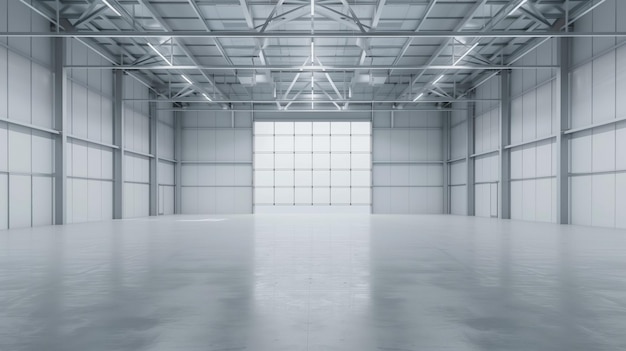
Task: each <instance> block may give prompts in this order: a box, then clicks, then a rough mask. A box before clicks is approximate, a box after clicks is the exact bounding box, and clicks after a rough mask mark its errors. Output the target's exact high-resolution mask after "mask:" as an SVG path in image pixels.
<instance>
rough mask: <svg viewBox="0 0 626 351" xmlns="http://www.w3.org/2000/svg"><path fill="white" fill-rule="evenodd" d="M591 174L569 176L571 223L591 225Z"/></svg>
mask: <svg viewBox="0 0 626 351" xmlns="http://www.w3.org/2000/svg"><path fill="white" fill-rule="evenodd" d="M591 180H592V179H591V176H578V177H571V178H570V191H571V204H570V213H571V221H572V224H579V225H591V206H592V205H591V196H592V191H591V188H592V185H591Z"/></svg>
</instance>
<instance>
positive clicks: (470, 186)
mask: <svg viewBox="0 0 626 351" xmlns="http://www.w3.org/2000/svg"><path fill="white" fill-rule="evenodd" d="M475 108H476V104H475V103H473V102H470V103H468V105H467V147H466V150H467V153H466V154H465V164H466V165H467V167H466V171H467V172H466V182H465V183H466V187H467V189H466V190H467V215H468V216H474V215H475V211H474V208H475V202H474V195H475V190H476V189H475V187H474V158H473V157H472V155H473V154H474V113H475Z"/></svg>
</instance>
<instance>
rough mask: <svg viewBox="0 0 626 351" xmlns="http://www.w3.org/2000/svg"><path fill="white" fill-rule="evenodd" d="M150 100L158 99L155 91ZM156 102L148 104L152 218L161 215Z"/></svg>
mask: <svg viewBox="0 0 626 351" xmlns="http://www.w3.org/2000/svg"><path fill="white" fill-rule="evenodd" d="M149 94H150V98H151V99H156V96H155V94H154V92H153V91H150V93H149ZM156 104H157V103H156V102H155V101H152V102H150V103H149V104H148V111H149V112H148V114H149V118H150V154H152V155H153V156H154V157H152V158H150V216H158V215H159V169H158V167H159V147H158V145H159V143H158V138H159V136H158V135H159V134H158V131H157V128H158V124H159V118H158V116H157V106H156Z"/></svg>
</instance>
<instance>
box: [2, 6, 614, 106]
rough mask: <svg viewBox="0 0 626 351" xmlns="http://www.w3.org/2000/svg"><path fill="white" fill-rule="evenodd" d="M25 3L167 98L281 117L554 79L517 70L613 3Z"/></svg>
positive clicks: (443, 98)
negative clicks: (513, 78)
mask: <svg viewBox="0 0 626 351" xmlns="http://www.w3.org/2000/svg"><path fill="white" fill-rule="evenodd" d="M20 1H21V2H23V3H24V4H26V5H27V6H29V7H31V9H32V10H33V11H35V12H37V13H38V14H39V15H42V16H46V17H48V18H49V19H50V20H51V22H52V23H55V24H56V25H55V26H54V28H53V29H52V31H53V32H55V33H53V35H57V36H68V37H80V38H81V40H83V41H84V42H85V43H87V44H89V45H90V46H91V47H92V48H93V49H94V50H97V51H99V52H100V53H102V54H103V55H104V56H106V57H107V58H108V59H109V61H110V62H111V64H112V65H115V66H118V68H119V69H125V70H126V71H127V72H129V73H130V74H133V75H134V76H135V77H137V78H139V79H141V80H142V81H143V82H145V83H146V84H148V85H149V86H151V87H152V88H153V89H154V90H155V91H156V92H157V93H158V94H159V95H160V98H161V99H163V98H167V99H169V100H172V101H173V102H177V103H181V104H204V105H206V107H207V108H226V107H238V106H241V107H246V108H250V107H251V106H252V107H253V108H255V109H281V110H285V109H290V108H295V107H296V106H297V108H298V109H304V108H314V109H325V110H326V109H334V110H337V109H339V110H341V109H359V108H367V109H369V108H370V107H371V106H374V105H381V106H386V107H398V108H414V107H416V106H417V105H418V104H446V103H449V102H452V101H456V100H459V99H463V98H464V97H466V96H467V93H468V91H469V90H470V89H472V88H473V87H475V86H476V85H478V84H480V82H481V81H484V80H485V79H487V78H489V77H491V76H492V75H493V74H497V72H498V71H499V70H501V69H503V68H513V69H554V68H553V67H550V66H517V65H516V66H515V67H511V66H510V65H511V64H513V63H514V62H516V61H517V60H518V59H519V58H521V57H522V56H523V55H524V54H525V53H527V52H529V51H531V50H532V49H534V48H535V47H536V46H537V45H539V44H540V43H541V42H542V41H544V40H547V38H550V37H554V36H559V35H581V36H584V35H585V33H566V31H567V28H568V27H569V26H567V25H566V24H568V23H569V24H572V23H573V22H575V21H576V20H577V19H578V18H580V17H582V16H584V15H585V14H587V13H589V12H590V11H591V10H593V8H595V7H597V6H598V5H600V4H601V3H602V2H604V0H600V1H597V0H596V1H582V0H580V1H577V0H510V1H504V0H106V1H105V0H38V1H25V0H20ZM23 34H24V36H31V37H32V36H37V33H23ZM607 34H610V35H611V36H612V37H614V36H615V35H616V33H607ZM11 35H13V36H19V35H20V33H12V34H11ZM42 35H44V34H43V33H42ZM47 35H48V36H50V33H48V34H47ZM601 35H602V33H594V36H601ZM69 67H72V66H69ZM73 68H74V69H105V68H106V69H110V68H111V67H110V66H108V67H105V66H90V67H85V66H81V67H73ZM311 102H314V103H313V104H312V103H311Z"/></svg>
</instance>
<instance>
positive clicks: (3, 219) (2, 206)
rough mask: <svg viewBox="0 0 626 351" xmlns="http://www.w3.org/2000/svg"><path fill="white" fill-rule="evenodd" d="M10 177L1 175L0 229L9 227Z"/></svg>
mask: <svg viewBox="0 0 626 351" xmlns="http://www.w3.org/2000/svg"><path fill="white" fill-rule="evenodd" d="M8 182H9V176H8V175H7V174H2V173H0V229H7V228H8V227H9V184H8Z"/></svg>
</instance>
